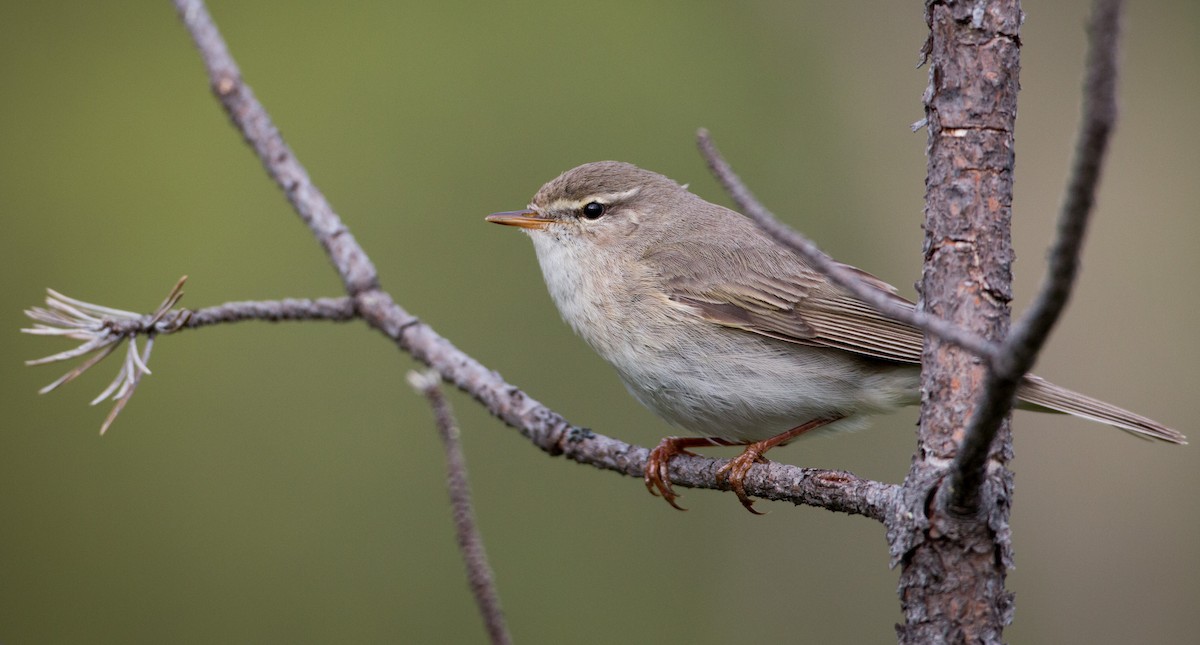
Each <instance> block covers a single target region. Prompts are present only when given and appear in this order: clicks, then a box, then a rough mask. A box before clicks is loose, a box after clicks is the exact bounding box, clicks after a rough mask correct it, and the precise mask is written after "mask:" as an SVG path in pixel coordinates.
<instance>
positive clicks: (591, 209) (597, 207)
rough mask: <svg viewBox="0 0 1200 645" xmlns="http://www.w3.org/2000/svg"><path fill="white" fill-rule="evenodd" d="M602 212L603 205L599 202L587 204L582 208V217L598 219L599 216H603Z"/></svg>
mask: <svg viewBox="0 0 1200 645" xmlns="http://www.w3.org/2000/svg"><path fill="white" fill-rule="evenodd" d="M604 210H605V208H604V204H601V203H600V202H588V203H587V204H586V205H585V206H584V207H583V216H584V217H586V218H588V219H600V216H601V215H603V214H604Z"/></svg>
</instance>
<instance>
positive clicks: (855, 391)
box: [606, 330, 919, 441]
mask: <svg viewBox="0 0 1200 645" xmlns="http://www.w3.org/2000/svg"><path fill="white" fill-rule="evenodd" d="M729 332H730V333H729V334H728V335H727V336H728V338H725V339H723V340H724V341H726V342H717V343H713V342H706V343H703V344H700V343H695V342H687V343H683V344H682V345H681V346H678V347H654V346H646V347H642V348H640V350H639V351H637V352H633V353H630V354H629V355H625V356H608V357H606V358H609V362H611V363H612V364H613V365H614V366H615V367H616V368H617V371H618V372H619V373H620V375H621V379H622V380H623V381H624V382H625V385H626V387H627V388H628V389H629V391H630V392H631V393H632V394H633V395H634V396H635V397H636V398H637V399H638V400H639V401H640V402H641V403H642V404H643V405H645V406H646V407H648V408H650V409H651V410H653V411H654V412H655V413H657V414H658V415H659V416H661V417H662V418H664V419H665V420H667V421H668V422H669V423H671V424H672V425H675V426H677V427H679V428H682V429H684V430H687V431H688V432H692V433H695V434H700V435H705V436H714V437H720V438H722V439H728V440H733V441H759V440H762V439H766V438H768V437H772V436H774V435H777V434H780V433H782V432H786V431H787V430H790V429H792V428H794V427H796V426H798V425H800V424H802V423H805V422H807V421H811V420H814V419H819V418H829V417H835V416H837V417H844V418H845V419H844V420H843V421H840V422H838V423H836V424H833V425H831V426H829V427H828V428H827V429H829V430H850V429H855V428H857V427H861V426H862V425H864V424H863V420H864V418H865V416H866V415H870V414H878V413H881V412H887V411H890V410H892V409H895V408H898V407H901V406H904V405H912V404H914V403H916V402H918V400H919V397H918V395H917V392H918V378H919V372H918V370H917V369H916V368H915V367H908V366H895V367H892V366H881V365H880V364H879V363H868V362H867V361H865V360H863V359H860V358H858V357H856V356H854V355H852V354H849V353H847V352H843V351H841V350H833V349H824V348H815V347H808V346H802V345H795V344H791V343H784V342H782V341H776V340H774V339H769V338H763V337H760V336H756V335H753V334H749V333H747V332H742V331H737V330H729ZM707 340H708V341H711V340H712V339H711V338H709V339H707ZM685 352H686V353H687V356H686V357H685V356H683V353H685Z"/></svg>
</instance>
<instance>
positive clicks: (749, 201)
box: [696, 128, 996, 362]
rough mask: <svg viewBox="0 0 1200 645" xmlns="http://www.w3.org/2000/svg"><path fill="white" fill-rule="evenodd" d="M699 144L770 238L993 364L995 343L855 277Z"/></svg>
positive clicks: (858, 293)
mask: <svg viewBox="0 0 1200 645" xmlns="http://www.w3.org/2000/svg"><path fill="white" fill-rule="evenodd" d="M696 141H697V143H698V145H699V146H700V153H701V154H702V155H704V159H705V160H706V161H707V162H708V167H709V169H710V170H712V173H713V176H715V177H716V178H717V181H719V182H720V183H721V185H722V186H723V187H724V188H725V191H726V192H728V193H729V196H730V197H732V198H733V201H734V202H735V203H736V204H737V205H738V208H739V209H741V211H742V213H743V214H745V215H746V216H747V217H749V218H750V219H753V220H754V221H755V222H756V223H757V224H758V225H759V226H760V227H761V228H762V229H763V230H764V231H766V232H767V234H769V235H770V236H771V237H773V238H775V240H776V241H778V242H779V243H780V244H783V245H784V246H786V247H788V248H790V249H792V250H793V251H795V252H796V253H797V254H799V255H800V256H801V257H803V258H804V259H805V260H807V261H808V263H809V264H811V265H812V266H813V268H815V269H816V270H817V271H820V272H821V273H822V274H824V275H825V276H826V277H828V278H829V279H830V280H832V281H833V283H834V284H836V285H838V286H839V287H841V288H843V289H845V290H846V291H849V292H850V293H851V294H853V295H854V297H856V298H858V299H859V300H862V301H863V302H865V303H867V304H869V305H871V306H872V307H874V308H875V309H877V310H879V312H880V313H882V314H884V315H885V316H888V317H889V318H893V319H895V320H898V321H900V322H903V323H908V324H909V325H912V326H913V327H917V328H919V329H921V330H922V331H925V332H926V333H929V334H932V335H934V336H937V337H938V338H941V339H942V340H944V341H946V342H948V343H953V344H955V345H958V346H959V347H962V348H963V349H966V350H967V351H969V352H971V353H973V354H975V355H977V356H979V357H980V358H983V359H984V360H986V361H988V362H991V361H992V360H993V359H994V358H995V352H996V346H995V345H994V344H993V343H990V342H988V341H987V340H985V339H984V338H982V337H980V336H977V335H975V334H972V333H971V332H969V331H967V330H965V329H963V328H961V327H959V326H957V325H955V324H953V323H951V322H947V321H945V320H942V319H941V318H937V317H935V316H930V315H929V314H927V313H925V312H923V311H920V310H918V309H915V308H914V307H912V306H911V305H909V304H908V303H907V302H905V301H903V300H902V299H900V298H896V297H895V296H894V295H893V294H891V293H888V292H886V291H883V290H881V289H879V288H878V287H874V286H872V285H869V284H867V283H866V282H864V281H863V280H862V279H860V278H859V277H858V275H856V273H855V271H854V270H852V269H850V268H849V267H847V266H846V265H844V264H842V263H840V262H838V261H836V260H834V259H833V258H831V257H829V256H828V255H826V254H825V252H824V251H822V250H821V249H819V248H817V245H816V244H814V243H813V242H812V240H809V239H808V238H806V237H804V236H803V235H801V234H800V233H798V232H796V231H795V230H793V229H791V228H789V227H788V226H787V225H785V224H783V223H782V222H780V221H779V220H778V219H777V218H776V217H775V215H773V214H772V213H771V211H769V210H767V208H766V207H765V206H763V205H762V203H761V202H759V201H758V199H757V198H755V197H754V194H753V193H751V192H750V189H749V188H747V187H746V185H745V184H744V183H742V180H741V178H739V177H738V176H737V174H736V173H734V172H733V169H732V168H731V167H730V166H729V164H728V163H727V162H726V161H725V159H724V157H722V156H721V153H720V151H718V150H717V146H716V144H715V143H713V140H712V137H711V136H709V134H708V130H705V129H703V128H701V129H700V131H699V132H697V134H696Z"/></svg>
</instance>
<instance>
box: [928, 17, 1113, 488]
mask: <svg viewBox="0 0 1200 645" xmlns="http://www.w3.org/2000/svg"><path fill="white" fill-rule="evenodd" d="M1120 16H1121V2H1120V0H1097V1H1096V3H1095V6H1094V7H1093V8H1092V17H1091V21H1090V23H1089V24H1088V54H1087V66H1086V71H1085V78H1084V87H1083V117H1082V121H1081V123H1080V126H1079V135H1078V139H1077V140H1076V143H1075V158H1074V159H1073V161H1072V164H1071V175H1070V179H1069V180H1068V184H1067V191H1066V196H1065V198H1064V199H1063V205H1062V210H1061V211H1060V212H1059V216H1058V233H1057V237H1056V238H1055V241H1054V245H1053V247H1051V249H1050V261H1049V267H1048V268H1047V273H1046V278H1045V279H1044V280H1043V281H1042V286H1041V289H1040V290H1039V291H1038V294H1037V296H1036V297H1035V298H1034V301H1033V304H1032V305H1031V306H1030V308H1029V311H1028V312H1026V313H1025V315H1024V316H1022V317H1021V319H1020V321H1018V323H1017V324H1016V326H1015V328H1014V329H1013V331H1012V334H1011V335H1010V336H1009V338H1008V340H1007V341H1005V343H1004V346H1003V350H1002V351H1001V352H1000V353H999V360H998V361H997V362H996V366H995V368H994V369H993V370H992V372H991V373H990V375H989V377H988V381H987V385H986V389H985V391H984V398H983V400H982V401H981V402H980V404H979V408H978V410H976V412H975V415H974V417H972V419H971V425H970V426H969V427H968V428H967V433H966V436H965V437H964V439H963V445H962V448H961V449H960V450H959V453H958V456H957V458H956V459H955V463H954V472H953V479H952V480H951V486H950V489H949V490H950V493H951V495H952V497H951V500H950V504H951V507H953V508H974V507H976V506H978V503H979V485H980V482H981V481H982V480H983V478H984V470H985V468H986V463H987V452H988V447H989V446H991V445H992V441H993V439H994V437H995V435H996V431H997V429H998V428H999V427H1000V425H1001V422H1002V421H1003V419H1004V418H1005V417H1006V416H1007V415H1008V413H1009V411H1010V410H1011V409H1012V402H1013V398H1014V396H1015V395H1016V392H1017V388H1018V387H1019V386H1020V383H1021V377H1022V376H1024V375H1025V373H1026V372H1028V371H1029V370H1030V369H1032V368H1033V363H1034V360H1035V359H1036V358H1037V355H1038V353H1040V352H1041V350H1042V346H1043V345H1044V344H1045V342H1046V339H1047V338H1048V337H1049V335H1050V330H1051V329H1052V328H1053V327H1054V325H1055V323H1057V322H1058V318H1059V316H1060V315H1061V314H1062V311H1063V309H1064V308H1065V307H1066V305H1067V300H1068V299H1069V298H1070V296H1071V289H1072V287H1073V286H1074V284H1075V276H1076V274H1077V273H1078V271H1079V254H1080V251H1081V250H1082V248H1083V240H1084V237H1085V235H1086V234H1087V225H1088V219H1089V216H1090V214H1091V211H1092V205H1093V204H1094V203H1095V200H1096V189H1097V187H1098V186H1099V183H1100V170H1101V166H1102V164H1103V161H1104V153H1105V151H1106V150H1107V148H1108V140H1109V136H1110V134H1111V133H1112V129H1113V127H1114V125H1115V124H1116V119H1117V89H1116V88H1117V83H1116V79H1117V39H1118V36H1119V32H1120Z"/></svg>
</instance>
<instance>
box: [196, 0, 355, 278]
mask: <svg viewBox="0 0 1200 645" xmlns="http://www.w3.org/2000/svg"><path fill="white" fill-rule="evenodd" d="M175 9H176V11H177V12H178V13H179V17H180V18H181V19H182V20H183V23H184V25H186V26H187V29H188V32H189V33H190V34H191V35H192V40H193V41H195V43H196V48H197V49H199V50H200V56H201V58H203V59H204V66H205V68H206V69H207V70H208V77H209V80H210V81H211V82H212V90H213V93H214V94H216V96H217V99H218V100H219V101H220V102H221V105H222V106H223V107H224V108H225V111H226V112H227V113H228V114H229V118H231V119H233V121H234V122H235V123H236V124H237V126H238V129H239V130H240V131H241V133H242V136H243V137H245V139H246V143H249V144H250V146H251V147H253V148H254V151H255V152H256V153H257V154H258V158H259V160H260V161H262V164H263V167H264V168H265V169H266V171H267V174H268V175H270V176H271V179H273V180H275V183H276V184H278V185H279V187H280V188H282V189H283V192H284V194H285V195H286V196H287V199H288V201H289V202H291V204H292V208H294V209H295V211H296V214H297V215H299V216H300V219H302V220H303V221H304V223H305V224H306V225H308V228H309V229H310V230H312V232H313V235H314V236H315V237H316V238H317V241H318V242H320V243H321V246H322V247H323V248H324V249H325V253H326V254H327V255H328V256H329V259H330V260H331V261H332V262H333V265H334V266H335V267H336V268H337V271H338V275H340V276H341V278H342V282H343V284H344V285H345V286H346V293H347V294H349V295H350V296H355V295H358V294H359V293H362V292H364V291H366V290H368V289H373V288H376V287H378V276H377V274H376V272H375V266H374V265H373V264H371V260H370V259H369V258H367V256H366V254H365V253H363V250H362V247H360V246H359V245H358V242H356V241H355V240H354V236H352V235H351V234H350V231H349V230H348V229H347V228H346V226H345V225H344V224H343V223H342V220H341V218H339V217H338V215H337V213H335V212H334V211H333V207H332V206H330V205H329V201H328V200H326V199H325V196H324V195H322V194H321V191H320V190H318V189H317V187H316V186H315V185H314V184H313V182H312V179H310V178H309V176H308V171H307V170H305V169H304V166H303V165H301V164H300V161H299V160H298V159H296V157H295V155H293V154H292V150H291V148H289V147H288V145H287V144H286V143H285V142H284V140H283V137H282V136H280V134H279V130H278V129H277V128H276V127H275V124H274V123H273V122H272V121H271V117H270V116H269V115H267V112H266V110H264V109H263V106H262V104H261V103H259V102H258V99H257V98H255V96H254V92H252V91H251V90H250V86H249V85H246V84H245V83H243V82H242V73H241V70H239V69H238V66H237V63H236V62H235V61H234V60H233V56H232V55H230V53H229V48H228V47H227V46H226V44H225V41H224V39H222V38H221V34H220V32H219V31H217V26H216V24H215V23H213V20H212V16H210V15H209V13H208V9H207V8H206V7H205V6H204V3H203V2H202V1H201V0H175Z"/></svg>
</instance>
